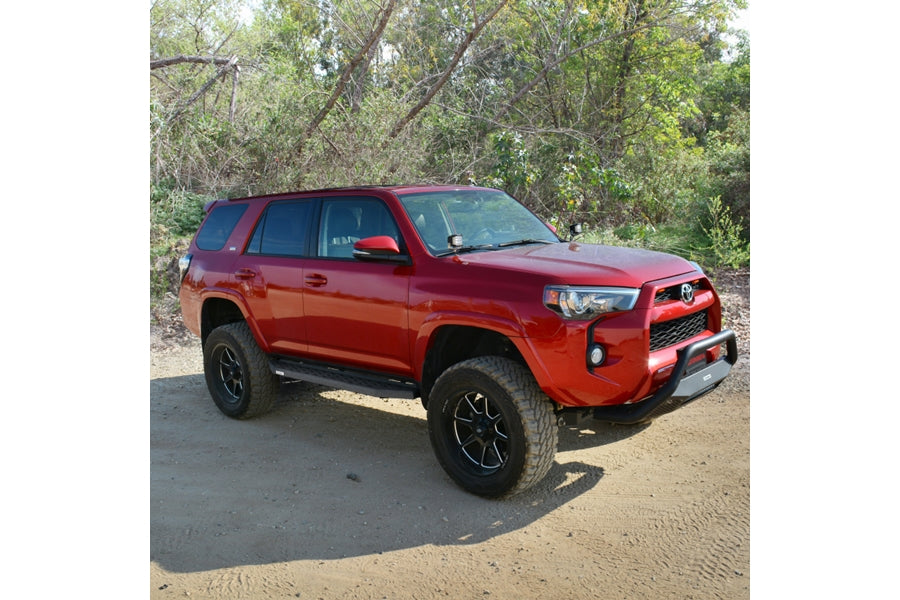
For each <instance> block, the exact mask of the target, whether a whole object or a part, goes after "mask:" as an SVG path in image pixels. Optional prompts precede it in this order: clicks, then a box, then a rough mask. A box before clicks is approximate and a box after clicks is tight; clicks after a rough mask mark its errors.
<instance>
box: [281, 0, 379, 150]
mask: <svg viewBox="0 0 900 600" xmlns="http://www.w3.org/2000/svg"><path fill="white" fill-rule="evenodd" d="M393 11H394V0H390V1H389V2H388V5H387V6H386V7H385V9H384V11H383V12H382V15H381V20H380V21H379V22H378V25H377V26H376V28H375V29H374V30H373V31H372V33H371V35H369V39H368V40H366V43H365V45H363V47H362V48H360V49H359V52H357V53H356V56H354V57H353V59H352V60H351V61H350V62H349V63H348V64H347V66H346V67H344V71H343V72H342V73H341V77H340V79H338V82H337V85H335V86H334V91H333V92H332V93H331V97H330V98H329V99H328V101H327V102H326V103H325V106H323V107H322V109H321V110H320V111H319V113H318V114H317V115H316V116H315V118H314V119H313V120H312V121H311V122H310V124H309V125H308V126H307V127H306V130H305V131H304V132H303V134H302V135H301V137H300V140H299V141H298V143H297V152H298V153H299V152H302V151H303V145H304V144H305V143H306V140H307V139H308V138H309V136H310V135H311V134H312V132H313V131H315V129H316V128H317V127H318V126H319V124H320V123H321V122H322V121H324V120H325V117H327V116H328V113H329V112H331V109H332V108H334V105H335V103H337V100H338V98H340V96H341V94H342V93H343V92H344V88H345V87H346V85H347V82H349V81H350V77H351V75H353V71H354V70H355V69H356V67H357V66H358V65H359V63H360V62H362V60H363V58H365V57H366V55H367V54H368V52H369V48H371V47H372V46H373V45H374V44H375V43H377V42H378V40H379V39H380V38H381V34H382V33H384V28H385V27H386V26H387V23H388V20H389V19H390V17H391V13H392V12H393Z"/></svg>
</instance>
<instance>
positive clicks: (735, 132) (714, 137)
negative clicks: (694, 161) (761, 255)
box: [706, 108, 750, 240]
mask: <svg viewBox="0 0 900 600" xmlns="http://www.w3.org/2000/svg"><path fill="white" fill-rule="evenodd" d="M706 158H707V161H708V163H709V181H708V186H707V191H706V194H707V195H708V196H709V197H721V202H722V204H723V206H724V207H727V208H728V210H729V211H730V212H731V213H733V214H734V215H735V216H736V217H737V218H738V220H739V221H740V222H741V223H742V226H741V236H742V237H743V239H744V240H748V239H749V236H750V113H749V112H747V111H744V110H742V109H739V108H735V109H734V110H733V111H732V113H731V114H730V115H729V118H728V125H727V127H726V128H725V130H724V131H713V132H711V133H710V134H709V140H708V142H707V147H706Z"/></svg>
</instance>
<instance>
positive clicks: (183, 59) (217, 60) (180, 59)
mask: <svg viewBox="0 0 900 600" xmlns="http://www.w3.org/2000/svg"><path fill="white" fill-rule="evenodd" d="M232 58H234V57H222V56H185V55H184V54H179V55H178V56H172V57H170V58H161V59H159V60H151V61H150V70H151V71H152V70H154V69H162V68H163V67H169V66H171V65H178V64H182V63H207V64H211V65H227V64H228V63H229V61H231V59H232Z"/></svg>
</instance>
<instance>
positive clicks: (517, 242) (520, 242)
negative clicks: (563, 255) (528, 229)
mask: <svg viewBox="0 0 900 600" xmlns="http://www.w3.org/2000/svg"><path fill="white" fill-rule="evenodd" d="M555 243H556V242H552V241H550V240H539V239H535V238H530V239H524V240H515V241H512V242H503V243H502V244H497V247H498V248H506V247H508V246H524V245H526V244H555Z"/></svg>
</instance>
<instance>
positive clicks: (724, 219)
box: [703, 196, 750, 268]
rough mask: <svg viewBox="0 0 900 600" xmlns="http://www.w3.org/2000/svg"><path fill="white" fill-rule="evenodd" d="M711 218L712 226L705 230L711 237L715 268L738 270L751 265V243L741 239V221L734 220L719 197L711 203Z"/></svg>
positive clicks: (710, 246)
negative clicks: (725, 267)
mask: <svg viewBox="0 0 900 600" xmlns="http://www.w3.org/2000/svg"><path fill="white" fill-rule="evenodd" d="M709 217H710V224H709V226H708V227H704V228H703V230H704V231H705V232H706V234H707V235H708V236H709V241H710V245H709V247H708V250H709V251H710V252H711V253H712V258H713V260H714V263H713V266H716V267H719V266H727V267H731V268H738V267H742V266H746V265H748V264H750V243H749V242H745V241H744V240H743V239H742V238H741V229H742V227H741V220H740V219H738V221H737V222H735V221H734V220H733V219H732V216H731V212H730V211H729V210H728V207H726V206H725V205H724V204H722V200H721V199H720V198H719V197H718V196H716V197H714V198H711V199H710V201H709Z"/></svg>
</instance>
